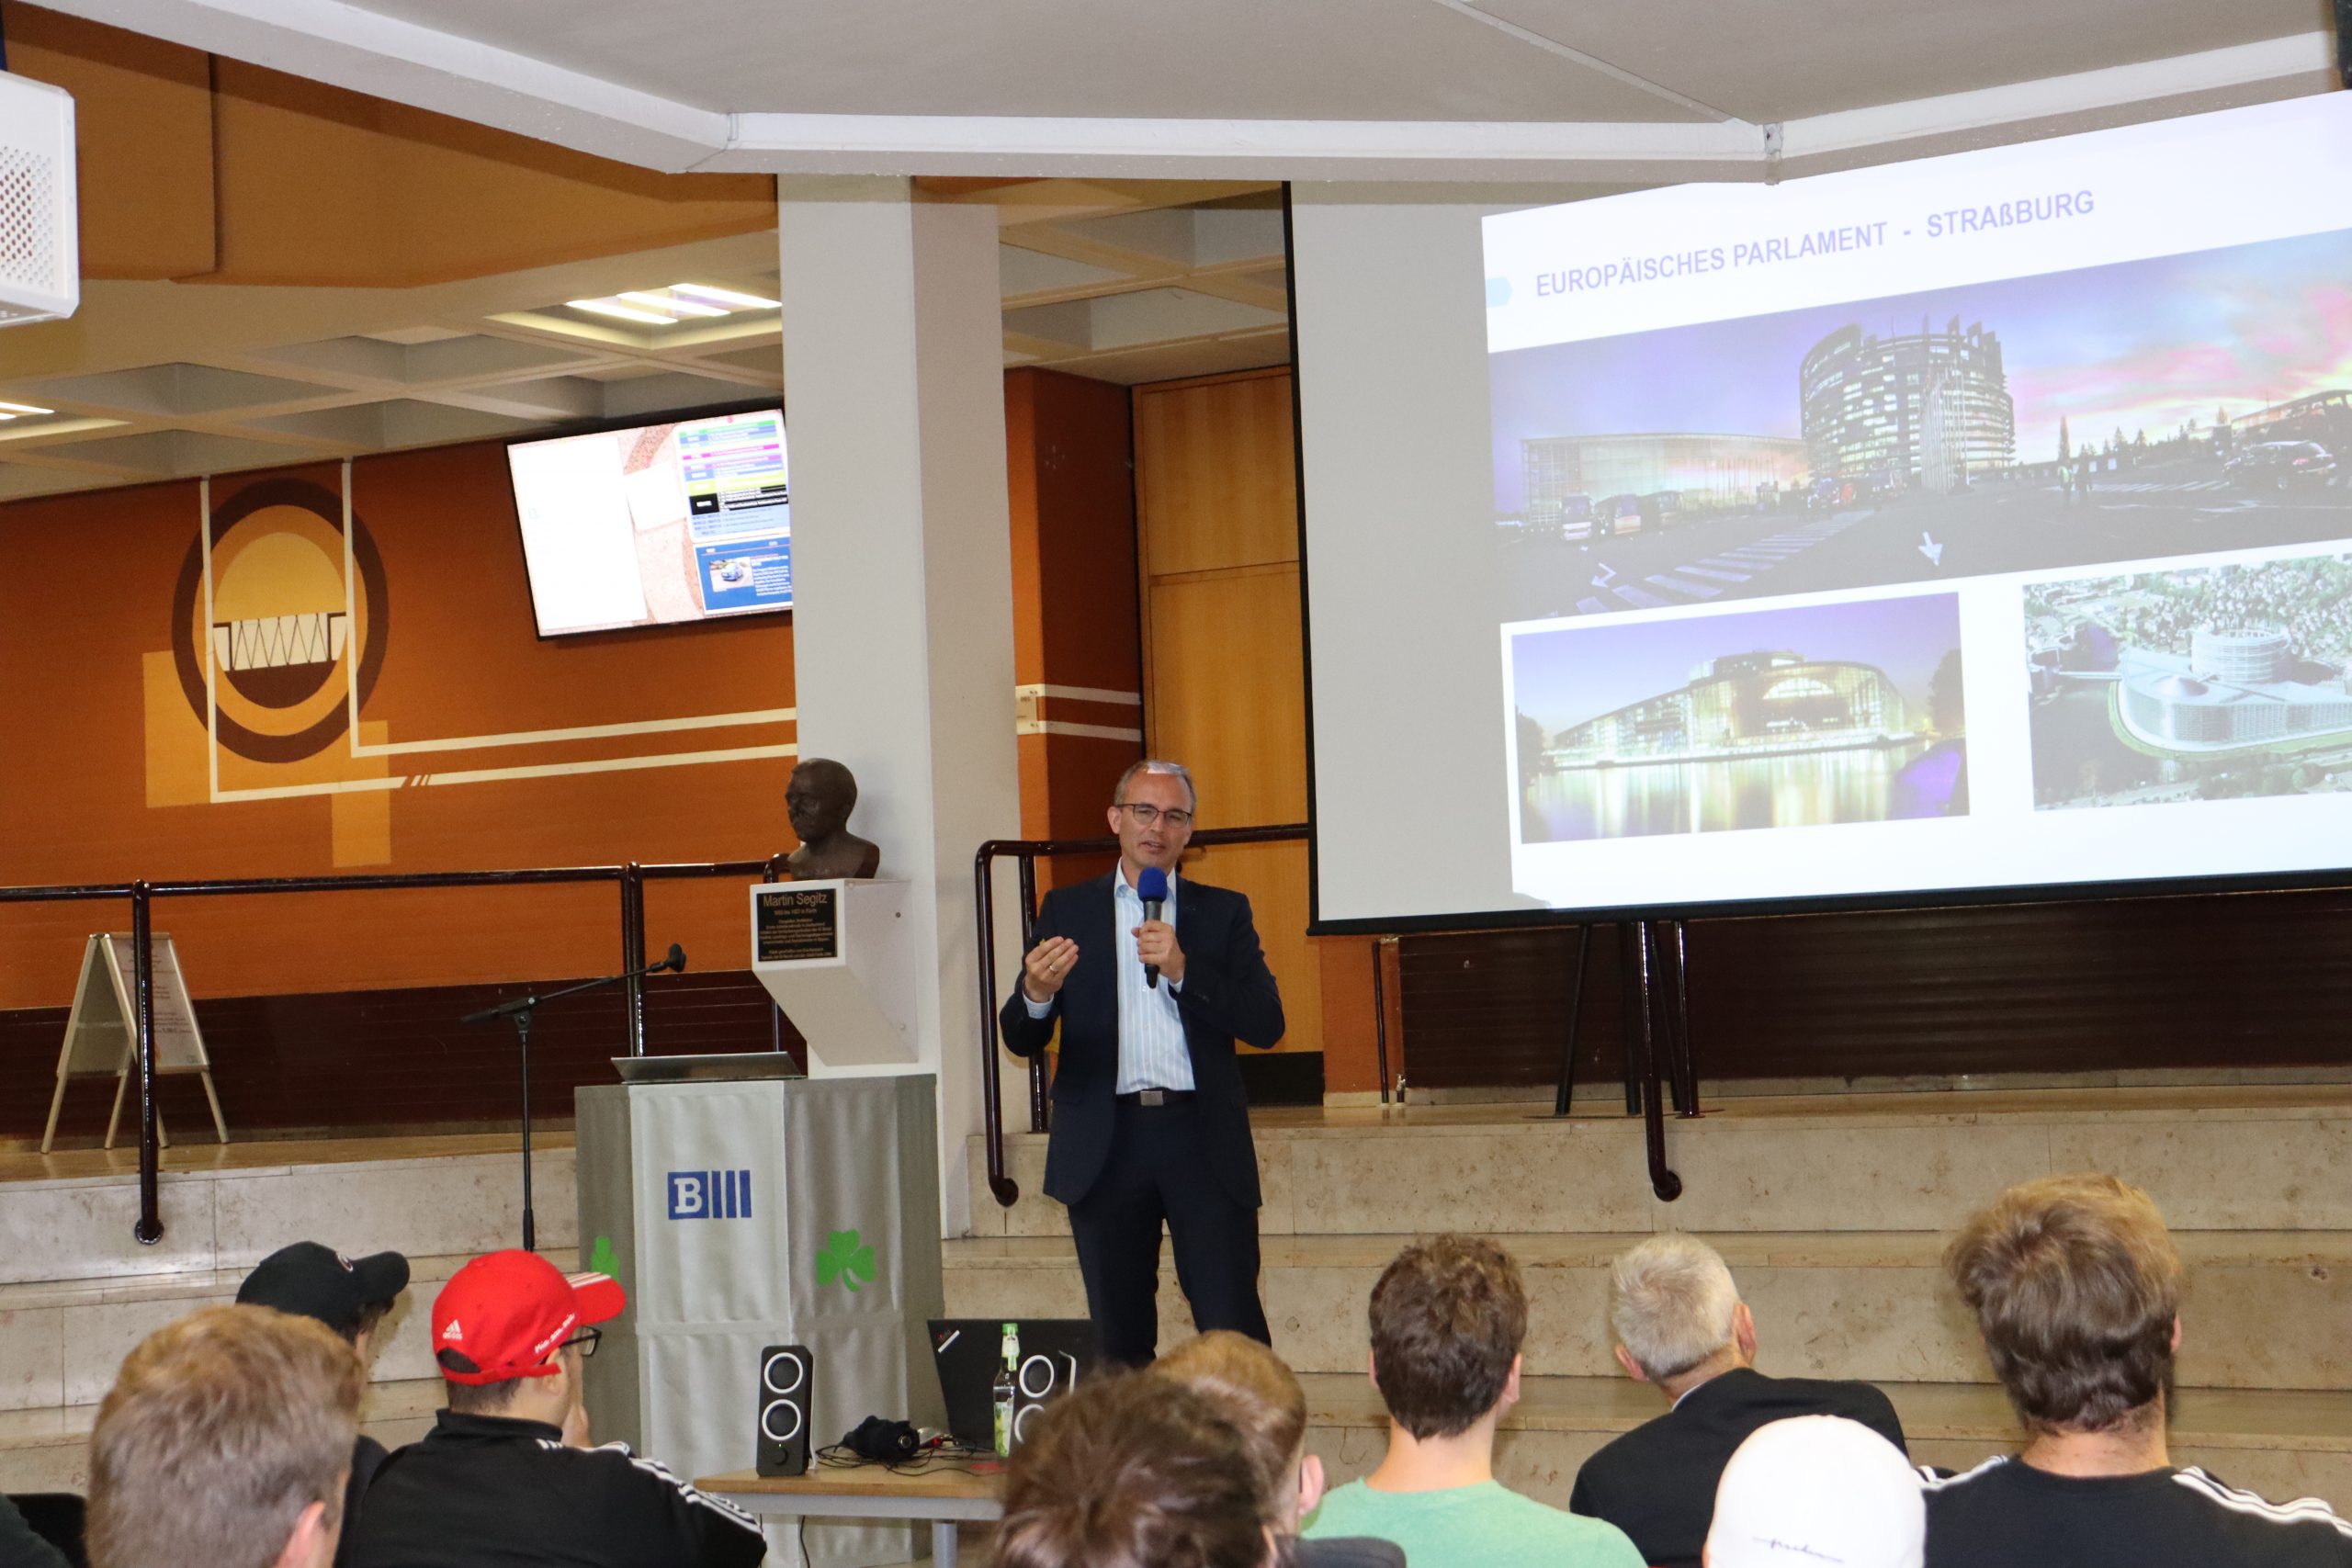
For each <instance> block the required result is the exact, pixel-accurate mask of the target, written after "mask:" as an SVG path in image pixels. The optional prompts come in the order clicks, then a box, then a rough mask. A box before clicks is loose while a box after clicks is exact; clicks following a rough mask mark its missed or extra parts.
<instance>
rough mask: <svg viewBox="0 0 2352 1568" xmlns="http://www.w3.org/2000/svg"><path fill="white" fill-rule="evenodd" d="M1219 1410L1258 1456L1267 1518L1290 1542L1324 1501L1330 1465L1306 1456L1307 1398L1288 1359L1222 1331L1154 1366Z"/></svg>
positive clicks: (1189, 1343) (1255, 1461)
mask: <svg viewBox="0 0 2352 1568" xmlns="http://www.w3.org/2000/svg"><path fill="white" fill-rule="evenodd" d="M1151 1370H1152V1371H1154V1372H1156V1373H1158V1374H1159V1375H1161V1376H1164V1377H1170V1378H1174V1379H1175V1380H1176V1381H1177V1382H1181V1383H1182V1384H1184V1385H1185V1386H1186V1387H1188V1388H1190V1389H1191V1390H1192V1391H1193V1393H1197V1394H1200V1395H1201V1396H1202V1397H1203V1398H1204V1399H1206V1400H1208V1402H1209V1403H1210V1404H1213V1405H1215V1406H1216V1410H1217V1413H1218V1414H1219V1415H1220V1416H1224V1417H1225V1419H1226V1421H1227V1423H1228V1424H1229V1425H1231V1426H1232V1427H1233V1429H1234V1430H1235V1431H1237V1432H1238V1433H1240V1434H1241V1441H1242V1444H1243V1446H1244V1447H1245V1448H1247V1449H1248V1450H1250V1464H1251V1465H1252V1467H1253V1468H1255V1470H1256V1471H1257V1472H1258V1483H1259V1486H1260V1489H1261V1492H1262V1493H1263V1494H1264V1500H1265V1504H1266V1512H1267V1514H1268V1516H1269V1517H1271V1518H1272V1520H1273V1522H1274V1525H1275V1527H1276V1528H1277V1529H1280V1530H1282V1531H1283V1533H1284V1534H1286V1535H1295V1534H1297V1533H1298V1521H1299V1520H1300V1519H1301V1518H1303V1517H1306V1515H1308V1514H1311V1513H1313V1512H1314V1511H1315V1505H1316V1504H1317V1503H1319V1502H1321V1501H1322V1500H1323V1461H1321V1460H1319V1459H1317V1458H1316V1457H1315V1456H1314V1455H1313V1454H1310V1453H1308V1452H1307V1451H1306V1389H1304V1388H1302V1387H1300V1386H1299V1382H1298V1377H1297V1374H1296V1373H1295V1372H1293V1371H1291V1370H1290V1369H1289V1368H1288V1367H1286V1366H1284V1365H1283V1359H1282V1358H1281V1357H1280V1356H1277V1355H1275V1354H1274V1353H1273V1351H1272V1350H1271V1349H1269V1348H1267V1347H1265V1346H1263V1345H1261V1344H1260V1343H1258V1341H1256V1340H1255V1339H1252V1338H1250V1337H1249V1336H1248V1335H1246V1334H1236V1333H1235V1332H1233V1330H1231V1329H1229V1328H1215V1329H1211V1330H1210V1331H1209V1332H1208V1333H1206V1334H1201V1335H1196V1336H1194V1337H1193V1338H1190V1339H1187V1340H1186V1341H1184V1343H1182V1345H1179V1346H1177V1347H1176V1348H1174V1349H1173V1350H1170V1351H1169V1352H1168V1354H1166V1355H1165V1356H1162V1357H1160V1358H1159V1360H1158V1361H1156V1362H1154V1363H1153V1364H1152V1369H1151Z"/></svg>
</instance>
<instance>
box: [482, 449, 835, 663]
mask: <svg viewBox="0 0 2352 1568" xmlns="http://www.w3.org/2000/svg"><path fill="white" fill-rule="evenodd" d="M507 464H508V467H509V468H510V469H511V470H512V472H513V475H514V479H515V515H516V517H517V519H518V520H519V521H520V522H521V524H522V528H523V553H524V558H525V560H526V563H527V565H528V568H529V570H530V577H531V603H532V607H533V610H534V612H535V613H536V615H537V619H538V627H539V635H540V636H542V637H560V636H565V635H568V634H571V633H575V632H589V631H609V630H613V629H615V628H618V627H626V626H661V625H670V624H675V623H678V622H684V621H698V620H703V619H705V618H707V617H710V616H714V615H743V614H748V613H756V612H760V611H768V610H787V609H790V608H791V607H792V504H791V492H790V489H789V486H788V482H787V481H788V473H787V466H786V452H785V439H784V415H783V414H782V413H781V412H778V411H775V410H772V409H771V410H762V411H759V412H752V413H738V414H720V415H713V416H709V417H706V418H699V419H690V420H684V421H679V422H674V423H665V424H649V425H640V426H638V427H636V428H634V429H628V430H610V431H597V432H594V433H591V434H585V435H568V436H559V437H556V438H554V439H552V440H547V441H524V442H516V443H515V444H514V445H513V446H509V447H508V448H507Z"/></svg>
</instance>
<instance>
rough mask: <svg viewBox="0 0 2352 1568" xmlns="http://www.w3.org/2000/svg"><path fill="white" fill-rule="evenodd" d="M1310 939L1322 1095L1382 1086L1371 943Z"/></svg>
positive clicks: (1354, 939) (1349, 938) (1353, 939)
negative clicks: (1320, 1015)
mask: <svg viewBox="0 0 2352 1568" xmlns="http://www.w3.org/2000/svg"><path fill="white" fill-rule="evenodd" d="M1304 870H1305V868H1304V867H1302V868H1301V873H1302V874H1304ZM1311 940H1312V945H1313V947H1314V950H1315V959H1316V970H1317V985H1318V987H1319V988H1320V990H1321V992H1322V996H1321V998H1319V999H1320V1001H1321V1003H1322V1009H1323V1089H1324V1092H1325V1093H1327V1094H1363V1093H1369V1092H1370V1091H1372V1090H1374V1089H1378V1088H1379V1087H1380V1068H1379V1054H1378V1045H1379V1028H1380V1021H1379V1018H1378V1015H1377V1014H1376V1013H1375V1012H1374V1009H1373V1003H1372V970H1373V944H1372V942H1371V940H1370V939H1369V938H1366V937H1360V936H1326V937H1316V938H1313V939H1311Z"/></svg>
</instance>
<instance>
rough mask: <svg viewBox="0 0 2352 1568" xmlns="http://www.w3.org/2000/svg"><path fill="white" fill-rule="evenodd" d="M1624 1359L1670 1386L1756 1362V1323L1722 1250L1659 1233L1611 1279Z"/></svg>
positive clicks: (1641, 1376)
mask: <svg viewBox="0 0 2352 1568" xmlns="http://www.w3.org/2000/svg"><path fill="white" fill-rule="evenodd" d="M1609 1322H1610V1325H1611V1326H1612V1327H1613V1328H1615V1329H1616V1331H1617V1362H1618V1364H1619V1365H1620V1366H1622V1367H1623V1368H1624V1369H1625V1371H1628V1372H1630V1373H1632V1374H1633V1376H1634V1378H1635V1379H1637V1380H1638V1381H1640V1382H1654V1383H1669V1382H1674V1381H1675V1380H1677V1379H1679V1378H1684V1377H1688V1376H1689V1375H1690V1374H1691V1373H1692V1372H1694V1371H1701V1370H1702V1369H1703V1368H1705V1367H1706V1366H1707V1365H1708V1363H1710V1362H1721V1363H1722V1365H1721V1366H1718V1367H1716V1368H1715V1369H1714V1370H1715V1371H1724V1370H1725V1369H1726V1368H1729V1367H1733V1366H1745V1365H1747V1363H1748V1362H1750V1361H1753V1360H1754V1359H1756V1323H1755V1320H1754V1319H1753V1318H1751V1317H1750V1316H1749V1315H1748V1312H1747V1303H1745V1302H1742V1301H1741V1300H1740V1299H1739V1287H1738V1286H1736V1285H1735V1284H1733V1283H1732V1279H1731V1270H1730V1269H1727V1268H1725V1267H1724V1260H1723V1258H1722V1256H1721V1255H1720V1254H1718V1253H1717V1252H1716V1251H1715V1249H1714V1248H1713V1247H1709V1246H1708V1245H1707V1244H1706V1243H1705V1242H1703V1241H1701V1240H1700V1239H1699V1238H1698V1237H1696V1236H1691V1235H1682V1234H1681V1233H1680V1232H1679V1231H1676V1232H1669V1233H1668V1234H1667V1235H1654V1236H1652V1237H1650V1238H1649V1239H1648V1240H1647V1241H1645V1242H1643V1243H1642V1244H1641V1245H1640V1246H1638V1247H1634V1248H1633V1249H1632V1250H1631V1251H1628V1252H1626V1253H1625V1254H1624V1255H1623V1256H1622V1257H1620V1258H1618V1259H1617V1263H1616V1266H1615V1267H1614V1268H1613V1269H1611V1270H1610V1275H1609Z"/></svg>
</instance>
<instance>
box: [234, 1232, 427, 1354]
mask: <svg viewBox="0 0 2352 1568" xmlns="http://www.w3.org/2000/svg"><path fill="white" fill-rule="evenodd" d="M407 1289H408V1259H407V1258H403V1257H401V1255H400V1254H399V1253H397V1252H378V1253H374V1254H371V1255H370V1256H368V1257H366V1258H345V1257H344V1256H343V1254H341V1253H340V1252H337V1251H335V1250H334V1248H333V1247H323V1246H322V1245H320V1244H319V1243H317V1242H315V1241H298V1242H295V1243H294V1244H293V1245H292V1246H290V1247H279V1248H278V1249H277V1251H276V1252H273V1253H271V1254H270V1255H269V1256H268V1257H267V1258H263V1259H262V1260H261V1261H260V1262H259V1263H258V1264H255V1265H254V1271H253V1272H252V1273H250V1274H248V1275H246V1276H245V1282H244V1283H243V1284H242V1285H240V1286H238V1287H237V1303H238V1304H239V1305H240V1306H266V1307H275V1308H277V1310H278V1311H279V1312H284V1313H291V1314H294V1315H295V1316H296V1317H310V1318H316V1319H317V1320H318V1321H319V1322H321V1323H323V1324H325V1325H327V1326H328V1327H329V1328H332V1329H334V1331H335V1332H336V1333H337V1334H340V1335H342V1336H343V1337H344V1338H345V1339H347V1340H349V1341H350V1342H351V1347H352V1348H353V1349H354V1350H356V1351H357V1352H358V1353H359V1359H360V1360H362V1361H363V1362H364V1361H366V1360H367V1359H368V1356H369V1354H370V1352H372V1351H373V1350H374V1348H375V1338H376V1325H378V1324H380V1323H381V1322H383V1321H384V1316H385V1314H388V1313H390V1311H391V1310H392V1303H394V1302H396V1301H398V1300H399V1299H400V1294H401V1292H402V1291H405V1290H407Z"/></svg>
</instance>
